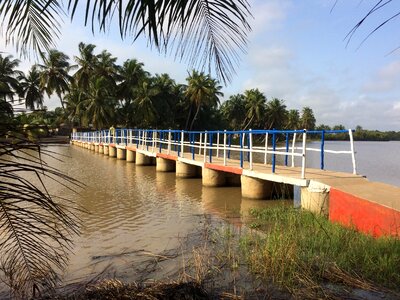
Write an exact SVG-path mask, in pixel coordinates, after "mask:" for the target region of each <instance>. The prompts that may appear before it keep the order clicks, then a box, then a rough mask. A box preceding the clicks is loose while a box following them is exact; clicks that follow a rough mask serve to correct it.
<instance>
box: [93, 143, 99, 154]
mask: <svg viewBox="0 0 400 300" xmlns="http://www.w3.org/2000/svg"><path fill="white" fill-rule="evenodd" d="M94 152H97V153H99V145H98V144H97V145H94Z"/></svg>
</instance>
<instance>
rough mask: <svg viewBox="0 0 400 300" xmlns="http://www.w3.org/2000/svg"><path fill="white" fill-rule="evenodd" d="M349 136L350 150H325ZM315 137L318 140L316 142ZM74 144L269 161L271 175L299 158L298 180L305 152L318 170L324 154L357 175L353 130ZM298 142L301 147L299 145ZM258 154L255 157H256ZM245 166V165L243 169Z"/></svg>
mask: <svg viewBox="0 0 400 300" xmlns="http://www.w3.org/2000/svg"><path fill="white" fill-rule="evenodd" d="M327 134H331V135H336V134H342V135H343V134H348V136H349V145H350V146H349V149H347V150H346V149H344V150H331V149H325V135H327ZM310 136H311V137H312V138H313V141H316V140H317V141H319V142H320V146H319V148H313V147H310V145H307V138H309V137H310ZM299 137H300V138H299ZM316 138H318V139H316ZM71 139H72V140H74V141H80V142H86V143H99V144H105V145H109V144H111V145H115V146H122V147H123V146H133V145H134V146H136V148H137V149H141V150H146V151H149V152H152V153H155V152H163V151H164V152H166V153H167V154H171V153H176V154H177V156H178V157H185V154H186V155H189V156H190V158H191V159H193V160H196V157H197V159H199V157H200V159H202V160H203V162H209V163H211V162H212V161H213V159H214V160H215V159H221V158H222V161H219V163H222V164H223V165H224V166H227V165H228V162H230V163H231V164H234V163H235V164H238V163H239V164H240V167H241V168H247V169H250V170H253V168H254V164H255V163H259V164H264V165H266V164H267V163H268V158H270V159H271V168H272V173H275V169H276V165H277V162H276V157H277V156H283V157H284V165H285V166H288V167H289V158H291V164H290V167H295V166H296V163H295V158H296V157H299V158H301V164H300V167H301V178H305V175H306V162H307V152H308V151H314V152H319V153H320V161H321V169H324V168H325V153H330V154H337V155H351V159H352V169H353V170H352V171H353V173H354V174H356V172H357V170H356V159H355V149H354V140H353V131H352V130H350V129H349V130H329V131H307V130H251V129H250V130H247V131H227V130H224V131H183V130H154V129H126V128H122V129H110V130H101V131H92V132H74V133H73V134H72V136H71ZM299 142H300V145H299ZM257 155H258V157H256V156H257ZM245 163H246V164H247V165H246V167H245Z"/></svg>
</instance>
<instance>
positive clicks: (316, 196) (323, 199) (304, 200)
mask: <svg viewBox="0 0 400 300" xmlns="http://www.w3.org/2000/svg"><path fill="white" fill-rule="evenodd" d="M301 207H302V208H303V209H307V210H309V211H312V212H313V213H316V214H320V215H324V216H328V215H329V191H328V190H327V189H324V188H321V189H317V188H314V189H310V188H308V187H301Z"/></svg>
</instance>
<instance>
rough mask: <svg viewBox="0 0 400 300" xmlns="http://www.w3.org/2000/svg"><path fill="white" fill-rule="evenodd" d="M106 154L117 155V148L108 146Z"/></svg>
mask: <svg viewBox="0 0 400 300" xmlns="http://www.w3.org/2000/svg"><path fill="white" fill-rule="evenodd" d="M108 156H109V157H117V148H115V147H112V146H108Z"/></svg>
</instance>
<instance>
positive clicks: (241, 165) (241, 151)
mask: <svg viewBox="0 0 400 300" xmlns="http://www.w3.org/2000/svg"><path fill="white" fill-rule="evenodd" d="M239 143H240V167H241V168H242V169H243V138H242V133H240V137H239Z"/></svg>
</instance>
